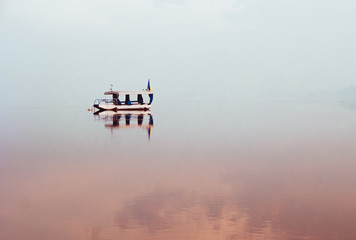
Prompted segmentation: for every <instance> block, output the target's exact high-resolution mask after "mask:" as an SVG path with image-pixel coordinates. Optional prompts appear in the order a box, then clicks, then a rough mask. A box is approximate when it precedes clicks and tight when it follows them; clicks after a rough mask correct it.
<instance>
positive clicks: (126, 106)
mask: <svg viewBox="0 0 356 240" xmlns="http://www.w3.org/2000/svg"><path fill="white" fill-rule="evenodd" d="M153 94H154V92H153V91H151V84H150V80H149V79H148V84H147V89H143V90H141V91H113V90H112V85H111V88H110V91H107V92H105V93H104V95H109V96H112V98H109V99H108V98H104V99H95V101H94V105H93V107H94V108H96V109H98V110H99V111H122V110H128V111H130V110H144V111H146V110H149V109H150V108H151V104H152V101H153ZM120 96H125V99H123V100H120V99H119V97H120ZM144 96H148V97H149V100H148V102H146V103H145V102H144ZM121 98H122V97H121ZM133 98H135V100H132V99H133Z"/></svg>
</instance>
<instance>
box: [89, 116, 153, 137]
mask: <svg viewBox="0 0 356 240" xmlns="http://www.w3.org/2000/svg"><path fill="white" fill-rule="evenodd" d="M94 116H95V119H96V120H99V121H104V122H105V128H110V130H111V133H113V130H114V129H127V128H143V129H146V130H147V134H148V140H150V138H151V130H152V127H153V125H154V124H153V116H152V114H151V112H150V111H121V112H120V111H118V112H113V111H99V112H95V113H94Z"/></svg>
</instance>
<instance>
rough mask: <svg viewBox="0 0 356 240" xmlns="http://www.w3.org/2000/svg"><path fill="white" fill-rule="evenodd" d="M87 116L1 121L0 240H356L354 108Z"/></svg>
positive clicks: (38, 112) (252, 104)
mask: <svg viewBox="0 0 356 240" xmlns="http://www.w3.org/2000/svg"><path fill="white" fill-rule="evenodd" d="M90 106H91V103H83V104H76V105H72V104H70V103H66V104H65V106H61V105H60V104H59V103H58V104H57V105H56V107H55V108H53V107H52V106H51V105H50V104H42V105H40V106H36V107H34V106H29V107H21V106H20V105H19V106H17V107H11V106H10V107H9V106H8V107H7V106H4V107H3V108H2V112H1V115H0V116H1V122H0V129H1V135H0V141H1V145H0V159H1V160H0V195H1V198H0V238H1V239H4V240H5V239H6V240H22V239H26V240H42V239H43V240H48V239H51V240H57V239H58V240H59V239H66V240H70V239H73V240H74V239H75V240H111V239H125V240H128V239H135V240H136V239H157V240H158V239H162V240H163V239H164V240H166V239H171V240H174V239H195V240H197V239H202V240H207V239H211V240H219V239H224V240H225V239H226V240H233V239H276V240H279V239H323V240H328V239H330V240H331V239H333V240H335V239H342V240H348V239H350V240H351V239H356V187H355V183H356V157H355V156H356V104H355V102H343V101H319V102H317V101H313V102H307V101H236V100H231V101H227V103H226V104H224V105H223V106H221V105H220V104H219V103H218V102H213V101H212V100H209V99H207V100H206V101H203V100H196V99H191V100H190V101H185V102H174V101H173V100H170V101H165V100H162V99H161V100H159V99H157V100H155V102H154V103H153V107H152V111H151V119H150V116H148V115H145V116H143V117H141V116H138V115H132V116H126V115H125V114H122V115H120V116H118V115H115V116H113V115H110V114H109V115H105V114H104V115H95V116H94V115H93V113H92V112H89V111H87V109H88V108H89V107H90ZM142 118H143V119H142ZM128 125H129V126H128Z"/></svg>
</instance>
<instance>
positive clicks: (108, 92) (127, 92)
mask: <svg viewBox="0 0 356 240" xmlns="http://www.w3.org/2000/svg"><path fill="white" fill-rule="evenodd" d="M104 94H105V95H138V94H154V92H153V91H150V90H142V91H107V92H105V93H104Z"/></svg>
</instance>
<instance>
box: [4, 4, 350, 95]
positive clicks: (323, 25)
mask: <svg viewBox="0 0 356 240" xmlns="http://www.w3.org/2000/svg"><path fill="white" fill-rule="evenodd" d="M355 16H356V2H355V1H347V0H339V1H335V0H324V1H321V0H302V1H301V0H248V1H247V0H205V1H202V0H190V1H186V0H166V1H164V0H151V1H148V0H146V1H144V0H130V1H120V0H115V1H114V0H100V1H99V0H96V1H93V0H85V1H84V0H74V1H73V0H70V1H69V0H61V1H58V0H55V1H47V0H1V1H0V64H1V69H0V70H1V71H0V78H1V81H0V88H1V90H0V91H1V92H0V93H1V95H2V97H1V98H2V99H3V98H4V97H5V100H6V99H9V98H10V97H11V99H14V98H16V99H17V98H21V99H23V100H31V99H42V98H47V97H57V98H59V97H66V98H68V97H72V96H75V97H76V98H81V99H89V100H90V101H91V100H92V99H93V98H96V97H100V96H101V95H102V92H103V91H104V90H106V89H108V87H109V85H110V83H113V84H114V88H120V89H125V90H126V89H141V88H144V87H145V86H146V81H147V79H148V78H150V79H151V81H152V87H153V89H154V90H156V91H157V93H159V94H160V95H161V96H165V97H169V96H173V97H176V96H180V95H181V94H182V93H183V94H185V95H191V94H195V93H196V94H198V95H202V96H206V95H207V96H210V95H212V94H215V93H217V92H216V91H219V94H221V93H222V94H223V95H232V94H236V95H239V96H244V97H258V96H262V97H263V96H291V95H300V96H302V95H303V94H306V93H309V92H313V91H331V90H336V89H341V88H345V87H348V86H350V85H354V84H356V68H355V66H356V17H355Z"/></svg>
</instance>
